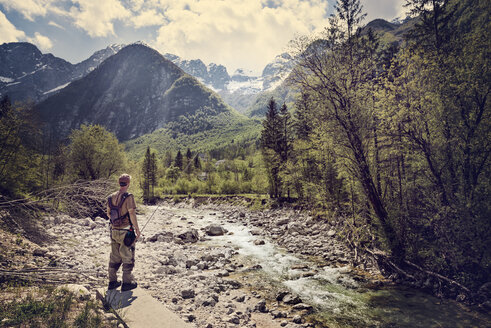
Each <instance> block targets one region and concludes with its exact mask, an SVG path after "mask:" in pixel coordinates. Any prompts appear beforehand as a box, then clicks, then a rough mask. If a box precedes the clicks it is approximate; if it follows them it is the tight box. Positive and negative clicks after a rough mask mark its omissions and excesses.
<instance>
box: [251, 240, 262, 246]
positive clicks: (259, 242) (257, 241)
mask: <svg viewBox="0 0 491 328" xmlns="http://www.w3.org/2000/svg"><path fill="white" fill-rule="evenodd" d="M264 244H265V242H264V240H262V239H256V240H254V245H256V246H259V245H264Z"/></svg>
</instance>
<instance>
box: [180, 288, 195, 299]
mask: <svg viewBox="0 0 491 328" xmlns="http://www.w3.org/2000/svg"><path fill="white" fill-rule="evenodd" d="M181 296H182V298H184V299H189V298H194V297H195V296H196V295H195V292H194V290H193V289H184V290H182V291H181Z"/></svg>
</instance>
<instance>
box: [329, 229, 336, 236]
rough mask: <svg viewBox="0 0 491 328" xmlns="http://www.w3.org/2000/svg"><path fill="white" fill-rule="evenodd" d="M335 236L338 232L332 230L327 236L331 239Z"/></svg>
mask: <svg viewBox="0 0 491 328" xmlns="http://www.w3.org/2000/svg"><path fill="white" fill-rule="evenodd" d="M335 234H336V231H334V230H332V229H331V230H329V231H328V232H327V235H328V236H329V237H333V236H334V235H335Z"/></svg>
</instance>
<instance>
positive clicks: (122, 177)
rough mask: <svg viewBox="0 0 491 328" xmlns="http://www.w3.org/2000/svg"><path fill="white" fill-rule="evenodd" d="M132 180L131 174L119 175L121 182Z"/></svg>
mask: <svg viewBox="0 0 491 328" xmlns="http://www.w3.org/2000/svg"><path fill="white" fill-rule="evenodd" d="M130 180H131V175H129V174H126V173H123V174H121V175H120V176H119V182H126V183H129V182H130Z"/></svg>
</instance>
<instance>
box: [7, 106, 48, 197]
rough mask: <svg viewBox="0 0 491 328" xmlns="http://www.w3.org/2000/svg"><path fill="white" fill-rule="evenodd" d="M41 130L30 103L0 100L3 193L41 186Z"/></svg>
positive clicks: (22, 191) (8, 194) (16, 193)
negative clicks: (39, 147)
mask: <svg viewBox="0 0 491 328" xmlns="http://www.w3.org/2000/svg"><path fill="white" fill-rule="evenodd" d="M39 135H40V131H39V130H38V129H37V127H36V122H35V119H34V117H33V112H32V109H31V107H30V106H29V105H25V104H16V105H12V104H11V103H10V100H9V98H8V97H3V99H2V100H1V101H0V194H2V195H5V196H10V197H15V196H20V195H22V194H23V193H26V192H29V191H32V190H36V189H39V188H40V187H41V186H42V178H41V166H40V160H41V158H40V156H39V153H38V151H37V148H38V146H39V144H38V139H39V138H38V137H39Z"/></svg>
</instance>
